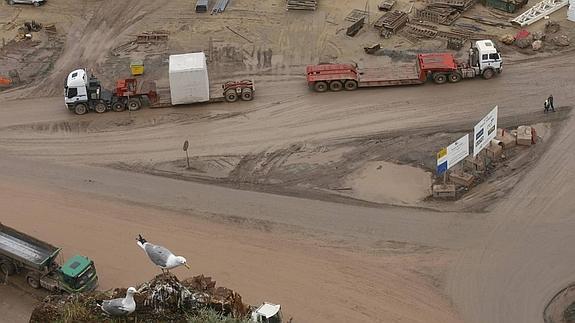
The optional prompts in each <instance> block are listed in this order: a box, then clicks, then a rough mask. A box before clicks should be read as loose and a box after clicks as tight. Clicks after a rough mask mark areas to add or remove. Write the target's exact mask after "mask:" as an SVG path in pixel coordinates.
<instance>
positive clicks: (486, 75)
mask: <svg viewBox="0 0 575 323" xmlns="http://www.w3.org/2000/svg"><path fill="white" fill-rule="evenodd" d="M493 75H495V72H493V70H492V69H490V68H488V69H486V70H485V71H483V75H482V76H483V78H484V79H486V80H489V79H490V78H492V77H493Z"/></svg>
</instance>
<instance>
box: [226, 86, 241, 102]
mask: <svg viewBox="0 0 575 323" xmlns="http://www.w3.org/2000/svg"><path fill="white" fill-rule="evenodd" d="M224 98H225V99H226V101H227V102H236V101H237V100H238V94H237V93H236V90H234V89H231V90H227V91H226V93H224Z"/></svg>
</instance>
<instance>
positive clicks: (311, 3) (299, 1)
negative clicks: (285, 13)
mask: <svg viewBox="0 0 575 323" xmlns="http://www.w3.org/2000/svg"><path fill="white" fill-rule="evenodd" d="M287 9H288V10H316V9H317V0H287Z"/></svg>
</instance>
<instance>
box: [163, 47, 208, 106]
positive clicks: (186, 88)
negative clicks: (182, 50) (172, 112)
mask: <svg viewBox="0 0 575 323" xmlns="http://www.w3.org/2000/svg"><path fill="white" fill-rule="evenodd" d="M169 70H170V72H169V73H170V95H171V97H172V104H187V103H196V102H206V101H209V100H210V81H209V79H208V68H207V65H206V55H205V54H204V53H203V52H199V53H189V54H181V55H170V68H169Z"/></svg>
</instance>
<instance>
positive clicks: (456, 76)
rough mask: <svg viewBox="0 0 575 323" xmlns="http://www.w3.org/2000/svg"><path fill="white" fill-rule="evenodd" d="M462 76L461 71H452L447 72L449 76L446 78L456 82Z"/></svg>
mask: <svg viewBox="0 0 575 323" xmlns="http://www.w3.org/2000/svg"><path fill="white" fill-rule="evenodd" d="M462 78H463V77H462V76H461V73H459V72H454V73H451V74H449V76H447V79H448V80H449V82H450V83H457V82H459V81H461V79H462Z"/></svg>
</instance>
